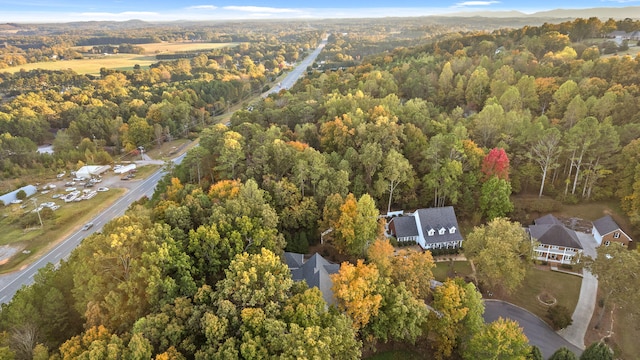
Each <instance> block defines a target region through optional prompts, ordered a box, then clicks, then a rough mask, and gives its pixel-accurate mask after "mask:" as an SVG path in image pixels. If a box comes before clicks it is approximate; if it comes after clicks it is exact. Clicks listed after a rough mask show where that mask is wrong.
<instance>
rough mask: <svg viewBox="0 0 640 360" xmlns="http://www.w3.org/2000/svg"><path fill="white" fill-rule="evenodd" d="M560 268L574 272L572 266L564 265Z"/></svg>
mask: <svg viewBox="0 0 640 360" xmlns="http://www.w3.org/2000/svg"><path fill="white" fill-rule="evenodd" d="M560 267H561V268H563V269H567V270H573V265H571V264H562V265H560Z"/></svg>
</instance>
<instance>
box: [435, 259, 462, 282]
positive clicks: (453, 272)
mask: <svg viewBox="0 0 640 360" xmlns="http://www.w3.org/2000/svg"><path fill="white" fill-rule="evenodd" d="M432 271H433V277H434V278H435V279H436V280H438V281H445V280H447V278H455V277H462V278H464V277H465V276H467V275H471V265H469V262H468V261H453V262H450V261H441V262H437V263H436V266H435V267H434V268H433V270H432Z"/></svg>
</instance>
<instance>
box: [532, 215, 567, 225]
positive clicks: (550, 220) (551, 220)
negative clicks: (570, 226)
mask: <svg viewBox="0 0 640 360" xmlns="http://www.w3.org/2000/svg"><path fill="white" fill-rule="evenodd" d="M533 222H534V223H535V224H536V225H544V224H547V225H562V222H561V221H560V220H558V218H557V217H555V216H553V215H551V214H548V215H545V216H543V217H540V218H537V219H535V220H534V221H533Z"/></svg>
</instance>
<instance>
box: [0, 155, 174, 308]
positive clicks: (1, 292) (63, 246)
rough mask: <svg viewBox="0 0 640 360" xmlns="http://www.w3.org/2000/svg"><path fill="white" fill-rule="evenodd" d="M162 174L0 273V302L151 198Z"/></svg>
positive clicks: (151, 177) (11, 296)
mask: <svg viewBox="0 0 640 360" xmlns="http://www.w3.org/2000/svg"><path fill="white" fill-rule="evenodd" d="M185 155H186V153H185V154H182V155H180V156H179V157H177V158H175V159H174V160H173V162H174V163H176V164H179V163H180V162H182V159H184V157H185ZM164 175H165V171H164V169H160V170H158V171H156V172H155V173H153V174H152V175H151V176H149V177H148V178H146V179H144V180H141V181H140V183H139V184H137V186H135V187H134V188H132V189H131V190H130V191H128V192H127V193H126V194H125V195H124V196H122V197H121V198H120V199H118V200H117V201H116V202H115V203H114V204H113V205H111V206H110V207H108V208H107V209H106V210H104V211H103V212H101V213H100V214H98V215H97V216H96V217H94V218H93V219H92V220H90V221H91V222H93V227H92V228H90V229H89V230H78V231H76V232H75V233H73V234H72V235H71V236H69V237H67V238H66V239H64V240H63V241H61V242H59V243H58V244H57V245H56V246H55V247H54V248H53V249H51V250H50V251H49V252H48V253H46V254H45V255H43V256H42V257H41V258H39V259H38V260H36V261H34V262H33V263H31V264H29V265H28V266H27V267H26V268H24V269H22V270H19V271H16V272H13V273H10V274H6V275H2V276H0V304H4V303H8V302H9V301H11V298H13V295H15V293H16V292H17V291H18V290H19V289H20V288H21V287H22V286H23V285H31V284H33V277H34V276H35V274H36V273H37V272H38V269H40V268H41V267H44V266H45V265H46V264H48V263H53V264H58V263H59V262H60V260H62V259H66V258H67V257H68V256H69V254H71V251H73V249H75V248H76V247H77V246H78V245H79V244H80V242H82V240H83V239H84V238H85V237H87V236H89V235H91V234H93V233H95V232H96V231H100V230H101V229H102V227H103V226H104V224H106V223H108V222H109V221H111V220H112V219H114V218H116V217H119V216H122V215H124V212H125V211H126V210H127V209H128V208H129V205H130V204H131V203H133V202H134V201H137V200H139V199H140V198H142V197H143V196H147V197H151V196H152V195H153V192H154V191H155V188H156V185H157V184H158V181H160V179H161V178H162V177H163V176H164Z"/></svg>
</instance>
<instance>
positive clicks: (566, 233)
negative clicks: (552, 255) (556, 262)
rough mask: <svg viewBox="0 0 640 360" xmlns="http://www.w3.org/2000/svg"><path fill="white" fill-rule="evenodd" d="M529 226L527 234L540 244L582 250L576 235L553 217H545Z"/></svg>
mask: <svg viewBox="0 0 640 360" xmlns="http://www.w3.org/2000/svg"><path fill="white" fill-rule="evenodd" d="M534 223H535V225H531V226H529V234H530V235H531V237H532V238H534V239H536V240H537V241H538V242H540V243H541V244H545V245H553V246H562V247H570V248H574V249H582V244H580V240H579V239H578V235H576V232H575V231H573V230H569V229H567V228H566V227H565V226H564V225H563V224H562V223H561V222H560V220H558V219H557V218H556V217H555V216H553V215H545V216H543V217H541V218H538V219H536V220H535V221H534Z"/></svg>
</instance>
